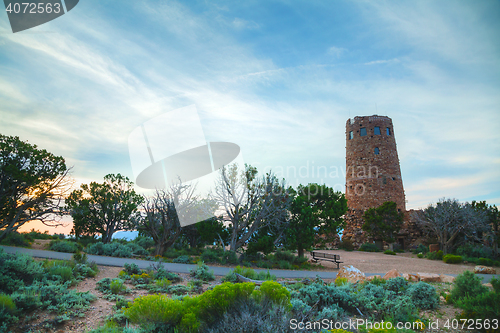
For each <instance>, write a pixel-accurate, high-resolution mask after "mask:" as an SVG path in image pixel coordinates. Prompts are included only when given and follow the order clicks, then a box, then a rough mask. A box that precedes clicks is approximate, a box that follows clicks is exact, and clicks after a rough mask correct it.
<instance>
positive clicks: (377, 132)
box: [373, 126, 380, 135]
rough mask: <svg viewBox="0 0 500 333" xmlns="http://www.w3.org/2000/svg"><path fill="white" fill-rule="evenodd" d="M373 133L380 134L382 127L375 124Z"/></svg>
mask: <svg viewBox="0 0 500 333" xmlns="http://www.w3.org/2000/svg"><path fill="white" fill-rule="evenodd" d="M373 134H375V135H380V127H378V126H375V128H374V129H373Z"/></svg>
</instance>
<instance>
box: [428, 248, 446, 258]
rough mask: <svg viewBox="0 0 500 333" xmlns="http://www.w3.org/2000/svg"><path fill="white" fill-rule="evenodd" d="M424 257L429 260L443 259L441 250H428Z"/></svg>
mask: <svg viewBox="0 0 500 333" xmlns="http://www.w3.org/2000/svg"><path fill="white" fill-rule="evenodd" d="M425 257H426V258H427V259H430V260H443V251H442V250H439V251H436V252H428V253H427V254H426V255H425Z"/></svg>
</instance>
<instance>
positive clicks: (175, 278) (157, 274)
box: [150, 263, 182, 282]
mask: <svg viewBox="0 0 500 333" xmlns="http://www.w3.org/2000/svg"><path fill="white" fill-rule="evenodd" d="M150 269H151V271H152V272H153V276H154V278H155V279H157V280H158V279H168V280H170V281H172V282H180V281H182V278H181V277H180V276H179V275H177V274H175V273H172V272H169V271H167V270H166V269H165V267H164V266H163V265H162V264H161V263H157V264H156V265H151V266H150Z"/></svg>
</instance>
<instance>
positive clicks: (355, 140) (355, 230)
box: [343, 115, 406, 246]
mask: <svg viewBox="0 0 500 333" xmlns="http://www.w3.org/2000/svg"><path fill="white" fill-rule="evenodd" d="M346 170H347V172H346V192H345V193H346V198H347V206H348V212H347V214H346V216H345V220H346V227H345V229H344V233H343V237H345V238H348V239H351V240H352V241H353V243H354V244H355V245H357V246H359V245H360V244H362V243H364V242H366V241H367V237H366V235H365V234H364V232H363V231H362V230H361V226H362V225H363V222H364V221H363V218H362V216H363V213H364V211H365V210H367V209H368V208H372V207H373V208H375V207H378V206H380V205H381V204H383V203H384V202H386V201H394V202H395V203H396V204H397V207H398V210H400V211H402V212H405V211H406V203H405V193H404V188H403V180H402V179H401V170H400V167H399V158H398V152H397V148H396V139H395V137H394V127H393V124H392V120H391V118H389V117H385V116H378V115H373V116H364V117H355V118H354V119H349V120H348V121H347V123H346Z"/></svg>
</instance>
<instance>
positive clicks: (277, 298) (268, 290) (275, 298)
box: [259, 281, 290, 307]
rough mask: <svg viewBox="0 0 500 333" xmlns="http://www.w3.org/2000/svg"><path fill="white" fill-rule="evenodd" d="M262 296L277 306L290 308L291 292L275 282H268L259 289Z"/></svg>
mask: <svg viewBox="0 0 500 333" xmlns="http://www.w3.org/2000/svg"><path fill="white" fill-rule="evenodd" d="M259 291H260V292H261V293H262V295H263V296H264V297H266V298H268V299H269V300H271V301H272V302H273V303H275V304H279V305H283V306H286V307H289V306H290V292H289V291H288V290H287V289H286V288H285V287H283V286H282V285H281V284H279V283H278V282H275V281H266V282H264V283H262V285H261V286H260V288H259Z"/></svg>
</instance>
